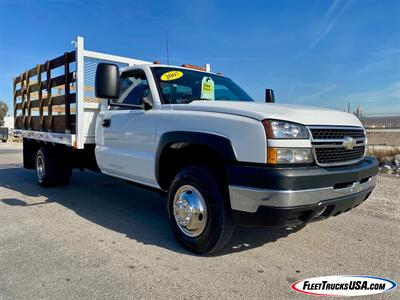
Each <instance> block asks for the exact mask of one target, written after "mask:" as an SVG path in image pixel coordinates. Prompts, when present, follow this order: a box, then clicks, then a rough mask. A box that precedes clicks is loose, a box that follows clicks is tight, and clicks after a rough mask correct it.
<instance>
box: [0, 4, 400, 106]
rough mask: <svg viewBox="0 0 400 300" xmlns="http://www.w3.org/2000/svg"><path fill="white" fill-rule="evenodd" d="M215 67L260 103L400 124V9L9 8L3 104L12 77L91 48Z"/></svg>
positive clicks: (2, 18)
mask: <svg viewBox="0 0 400 300" xmlns="http://www.w3.org/2000/svg"><path fill="white" fill-rule="evenodd" d="M166 24H168V29H169V49H170V63H172V64H178V65H180V64H182V63H191V64H197V65H202V64H205V63H210V64H211V66H212V69H213V71H218V72H222V73H224V74H225V75H227V76H229V77H231V78H232V79H234V80H235V81H236V82H237V83H239V84H240V85H241V86H242V87H243V88H244V89H245V90H246V91H248V92H249V94H250V95H252V96H253V97H254V98H256V99H259V100H263V98H264V89H265V88H266V87H268V88H273V89H274V90H275V95H276V98H277V102H284V103H294V104H309V105H319V106H325V107H331V108H338V109H344V108H345V107H347V102H351V104H352V108H353V110H354V109H355V108H356V106H358V105H361V106H362V108H363V111H364V112H365V113H397V114H400V1H390V0H385V1H378V0H376V1H369V0H336V1H330V0H310V1H308V0H304V1H295V0H291V1H265V0H264V1H258V0H257V1H235V0H230V1H225V0H221V1H216V0H215V1H211V0H197V1H194V0H193V1H189V0H186V1H184V0H179V1H178V0H177V1H175V0H169V1H150V0H147V1H118V0H114V1H105V0H104V1H103V0H98V1H94V0H93V1H90V0H86V1H85V0H36V1H34V0H19V1H18V0H0V99H2V100H6V101H8V102H9V103H11V99H12V77H13V76H15V75H17V74H20V73H21V72H22V71H24V70H25V69H28V68H31V67H33V66H35V65H36V64H37V63H42V62H44V61H45V60H46V59H50V58H53V57H56V56H58V55H60V54H62V53H64V52H65V51H66V50H72V49H73V48H72V45H71V44H70V42H71V41H72V40H73V39H74V38H75V37H76V36H77V35H81V36H83V37H84V38H85V48H86V49H89V50H93V51H100V52H106V53H111V54H116V55H121V56H128V57H133V58H138V59H143V60H150V61H153V60H161V61H162V62H166V54H165V52H166V51H165V25H166Z"/></svg>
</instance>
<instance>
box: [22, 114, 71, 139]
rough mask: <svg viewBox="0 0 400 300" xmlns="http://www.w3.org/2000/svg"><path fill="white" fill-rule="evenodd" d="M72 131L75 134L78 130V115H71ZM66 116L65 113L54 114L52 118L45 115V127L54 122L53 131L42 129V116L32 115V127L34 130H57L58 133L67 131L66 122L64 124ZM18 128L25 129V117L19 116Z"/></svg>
mask: <svg viewBox="0 0 400 300" xmlns="http://www.w3.org/2000/svg"><path fill="white" fill-rule="evenodd" d="M70 118H71V120H70V121H71V123H70V127H71V133H72V134H75V132H76V130H75V129H76V116H75V115H71V117H70ZM64 120H65V116H64V115H54V116H52V120H50V116H44V117H43V122H44V123H45V127H46V128H48V127H50V122H53V125H52V126H53V127H54V129H53V130H52V131H49V130H41V128H40V127H41V124H40V123H41V118H40V116H32V129H31V130H34V131H45V132H56V133H65V124H64ZM16 124H17V126H16V129H25V128H24V127H23V118H22V117H17V118H16Z"/></svg>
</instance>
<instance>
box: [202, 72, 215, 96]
mask: <svg viewBox="0 0 400 300" xmlns="http://www.w3.org/2000/svg"><path fill="white" fill-rule="evenodd" d="M200 97H201V99H207V100H214V81H213V80H212V79H211V77H203V80H202V81H201V96H200Z"/></svg>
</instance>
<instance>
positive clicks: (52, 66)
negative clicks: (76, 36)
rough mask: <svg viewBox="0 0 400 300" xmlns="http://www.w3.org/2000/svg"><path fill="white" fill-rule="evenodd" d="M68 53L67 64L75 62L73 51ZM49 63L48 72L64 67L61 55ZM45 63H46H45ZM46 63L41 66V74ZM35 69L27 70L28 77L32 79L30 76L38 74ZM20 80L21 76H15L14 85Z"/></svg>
mask: <svg viewBox="0 0 400 300" xmlns="http://www.w3.org/2000/svg"><path fill="white" fill-rule="evenodd" d="M67 53H68V63H72V62H74V61H75V51H71V52H67ZM49 62H50V70H52V69H55V68H58V67H61V66H63V65H64V55H61V56H59V57H56V58H54V59H52V60H50V61H49ZM46 63H47V62H46ZM46 63H44V64H41V70H42V72H45V70H46ZM37 72H38V70H37V67H34V68H32V69H30V70H28V76H29V77H32V76H36V75H37V74H38V73H37ZM21 80H22V76H21V75H20V76H17V77H15V83H16V84H17V83H20V82H21Z"/></svg>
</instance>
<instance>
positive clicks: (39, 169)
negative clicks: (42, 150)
mask: <svg viewBox="0 0 400 300" xmlns="http://www.w3.org/2000/svg"><path fill="white" fill-rule="evenodd" d="M45 171H46V169H45V166H44V160H43V156H41V155H38V157H37V158H36V173H37V177H38V179H39V182H41V181H43V178H44V176H45Z"/></svg>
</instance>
